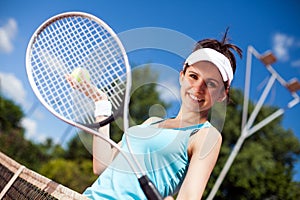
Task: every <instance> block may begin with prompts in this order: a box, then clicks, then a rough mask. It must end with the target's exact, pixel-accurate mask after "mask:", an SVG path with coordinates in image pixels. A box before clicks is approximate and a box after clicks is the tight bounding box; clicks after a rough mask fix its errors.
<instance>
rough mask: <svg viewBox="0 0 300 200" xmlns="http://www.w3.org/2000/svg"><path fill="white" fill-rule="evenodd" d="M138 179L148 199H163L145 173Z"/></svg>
mask: <svg viewBox="0 0 300 200" xmlns="http://www.w3.org/2000/svg"><path fill="white" fill-rule="evenodd" d="M138 180H139V183H140V186H141V188H142V190H143V191H144V194H145V195H146V197H147V199H148V200H163V198H162V197H161V196H160V194H159V192H158V191H157V189H156V187H155V186H154V185H153V183H152V182H151V181H150V179H149V178H148V177H147V176H146V175H143V176H141V177H140V178H139V179H138Z"/></svg>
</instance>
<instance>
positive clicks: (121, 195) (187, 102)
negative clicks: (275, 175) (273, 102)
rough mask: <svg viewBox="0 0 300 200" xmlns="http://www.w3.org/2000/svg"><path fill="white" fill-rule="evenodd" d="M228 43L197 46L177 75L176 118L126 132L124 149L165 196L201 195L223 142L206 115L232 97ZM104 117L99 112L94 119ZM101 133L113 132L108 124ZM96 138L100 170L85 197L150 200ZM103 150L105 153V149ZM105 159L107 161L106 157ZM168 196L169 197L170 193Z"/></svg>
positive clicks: (95, 161)
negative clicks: (134, 158) (179, 103)
mask: <svg viewBox="0 0 300 200" xmlns="http://www.w3.org/2000/svg"><path fill="white" fill-rule="evenodd" d="M231 50H235V51H236V52H237V53H238V54H239V55H240V56H241V50H240V49H239V48H238V47H237V46H235V45H233V44H229V43H228V41H227V31H226V33H225V35H224V37H223V39H222V40H221V41H218V40H214V39H204V40H201V41H199V42H198V43H197V44H196V48H195V50H194V52H193V53H192V54H191V55H190V56H189V57H188V58H187V59H186V61H185V64H184V66H183V69H182V71H181V72H180V74H179V83H180V97H181V101H182V104H181V107H180V110H179V112H178V114H177V116H176V117H175V118H166V119H160V118H154V117H152V118H149V119H148V120H146V121H145V122H144V123H143V124H141V125H137V126H132V127H130V128H128V129H127V130H126V132H125V133H124V136H123V138H122V140H121V142H120V143H119V145H120V148H121V149H122V150H124V151H126V152H127V151H129V150H128V149H129V146H128V143H130V144H131V145H130V146H131V151H132V152H133V154H134V156H135V157H136V159H137V160H138V162H139V163H140V164H141V166H143V168H144V170H145V172H146V174H147V175H148V177H149V178H150V179H151V180H152V181H153V184H154V185H155V186H156V187H157V189H158V191H159V193H160V194H161V195H162V196H163V197H168V196H172V195H174V194H178V195H177V199H178V200H180V199H201V197H202V195H203V192H204V189H205V187H206V184H207V181H208V179H209V177H210V174H211V172H212V170H213V168H214V166H215V163H216V161H217V158H218V155H219V150H220V147H221V143H222V137H221V134H220V132H219V131H218V130H217V129H216V128H214V127H213V126H212V124H211V123H210V122H209V119H208V113H209V111H210V109H211V108H212V106H213V105H214V104H215V103H216V102H222V101H225V100H226V99H228V91H229V88H230V84H231V81H232V79H233V75H234V71H235V67H236V63H235V58H234V55H233V53H232V52H231ZM100 117H103V116H101V115H100V116H96V120H99V119H98V118H100ZM99 132H100V133H101V134H104V135H108V136H109V127H108V126H107V127H101V128H100V129H99ZM101 144H102V143H101V140H99V138H97V137H94V142H93V157H94V158H93V164H94V165H93V166H94V172H95V173H97V174H100V176H99V178H98V179H97V180H96V181H95V182H94V184H93V185H92V186H90V187H88V188H87V189H86V190H85V192H84V195H86V196H87V197H89V198H91V199H99V198H102V199H131V198H133V199H146V198H145V196H144V194H143V193H142V191H141V190H140V189H139V187H138V183H137V181H136V180H135V179H134V176H133V174H132V173H131V172H130V171H128V166H127V165H126V162H125V161H124V159H123V158H122V156H121V155H120V154H118V153H117V152H116V150H115V149H114V148H112V147H110V146H107V148H105V150H104V146H103V145H101ZM104 152H105V153H104ZM104 158H105V159H104ZM168 198H170V197H168Z"/></svg>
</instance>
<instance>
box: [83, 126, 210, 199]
mask: <svg viewBox="0 0 300 200" xmlns="http://www.w3.org/2000/svg"><path fill="white" fill-rule="evenodd" d="M210 126H211V124H210V123H209V122H205V123H204V124H198V125H194V126H189V127H185V128H175V129H165V128H157V127H155V126H153V125H149V124H148V125H147V124H143V125H138V126H133V127H130V128H128V129H127V131H126V133H125V134H127V137H125V134H124V135H123V137H122V149H123V150H124V151H125V152H127V153H126V154H128V156H129V157H130V154H129V153H128V152H129V151H128V146H127V142H126V139H128V140H129V144H130V146H131V149H132V151H133V152H134V153H135V154H134V155H135V157H136V159H137V160H138V161H139V163H140V165H141V167H142V168H143V169H144V170H145V171H144V172H145V173H146V174H147V176H148V177H149V178H150V180H151V181H152V182H153V183H154V185H155V186H156V188H157V189H158V191H159V192H160V194H161V195H162V196H163V197H166V196H169V195H173V194H175V193H176V192H178V190H179V188H180V186H181V184H182V182H183V179H184V177H185V174H186V172H187V168H188V165H189V158H188V153H187V148H188V141H189V137H190V136H191V134H193V133H195V132H197V131H198V130H199V129H201V128H206V127H210ZM83 194H84V195H85V196H87V197H89V198H90V199H118V200H123V199H125V200H130V199H134V200H135V199H136V200H140V199H145V200H146V199H147V198H146V196H145V195H144V193H143V191H142V189H141V188H140V186H139V182H138V179H137V177H136V175H135V174H134V173H133V172H132V170H131V168H130V166H129V165H128V163H127V162H126V160H125V159H124V157H123V156H122V154H121V153H119V154H118V155H117V156H116V158H115V159H114V160H113V162H112V163H111V164H110V165H109V166H108V167H107V168H106V170H105V171H104V172H103V173H102V174H101V175H100V176H99V177H98V179H97V180H96V181H95V182H94V183H93V184H92V186H91V187H88V188H87V189H86V190H85V191H84V193H83Z"/></svg>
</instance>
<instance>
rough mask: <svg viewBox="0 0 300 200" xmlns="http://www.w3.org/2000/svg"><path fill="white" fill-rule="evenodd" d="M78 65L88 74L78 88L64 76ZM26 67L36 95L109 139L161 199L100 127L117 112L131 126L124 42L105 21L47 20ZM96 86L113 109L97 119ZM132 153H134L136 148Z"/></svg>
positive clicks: (149, 191) (73, 15)
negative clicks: (129, 122)
mask: <svg viewBox="0 0 300 200" xmlns="http://www.w3.org/2000/svg"><path fill="white" fill-rule="evenodd" d="M78 68H80V69H84V71H83V70H81V73H83V72H84V73H85V74H83V76H84V77H85V78H84V77H83V76H82V80H78V82H80V81H83V82H82V84H79V86H80V87H82V88H79V90H76V89H74V87H72V86H71V85H70V83H69V82H68V81H67V80H66V75H68V74H72V72H73V71H74V70H76V69H78ZM26 71H27V76H28V79H29V82H30V85H31V87H32V89H33V91H34V93H35V95H36V96H37V98H38V99H39V100H40V102H41V103H42V104H43V105H44V106H45V107H46V108H47V109H48V110H49V111H50V112H51V113H52V114H53V115H55V116H56V117H58V118H59V119H61V120H63V121H64V122H66V123H68V124H70V125H72V126H74V127H77V128H79V129H81V130H83V131H85V132H87V133H90V134H92V135H96V136H99V137H101V138H102V139H103V140H105V141H107V142H109V143H110V144H111V145H112V146H114V147H115V148H116V149H118V150H119V152H120V153H122V155H123V156H124V158H125V159H126V160H127V162H128V163H129V165H130V166H131V168H132V170H133V172H134V173H135V174H136V176H137V178H138V180H139V183H140V186H141V188H142V189H143V191H144V193H145V195H146V197H147V198H148V199H153V200H154V199H162V198H161V197H160V195H159V193H158V191H157V189H156V188H155V186H154V185H153V184H152V182H151V181H150V180H149V179H148V177H147V176H146V175H145V174H141V173H142V172H143V170H142V169H141V168H140V166H139V164H138V163H137V161H136V159H133V161H134V162H132V161H131V160H130V159H129V157H128V155H127V154H125V153H123V152H122V150H121V148H120V147H119V146H118V145H117V144H116V143H115V142H114V141H112V140H111V139H109V138H108V137H104V136H103V135H101V134H99V133H98V131H96V129H97V128H99V127H100V126H104V125H106V124H108V123H111V122H112V121H114V119H116V118H117V117H123V128H124V130H126V129H127V127H128V106H129V100H130V88H131V71H130V66H129V63H128V58H127V55H126V52H125V49H124V47H123V45H122V43H121V41H120V40H119V38H118V36H117V35H116V34H115V32H114V31H113V30H112V29H111V28H110V27H109V26H108V25H107V24H106V23H105V22H103V21H102V20H100V19H99V18H97V17H95V16H93V15H91V14H87V13H83V12H67V13H62V14H59V15H56V16H54V17H52V18H50V19H48V20H47V21H45V22H44V23H43V24H42V25H41V26H40V27H39V28H38V29H37V30H36V31H35V32H34V34H33V36H32V37H31V39H30V41H29V44H28V47H27V51H26ZM82 71H83V72H82ZM79 86H78V87H79ZM80 90H81V91H80ZM96 90H97V91H98V92H99V91H100V93H103V94H106V95H107V98H108V99H109V100H110V102H111V103H112V113H113V114H112V115H111V116H109V117H108V118H107V119H106V120H105V121H102V122H100V123H97V124H94V109H95V106H94V102H93V100H92V99H91V98H89V96H93V95H95V93H96V92H95V91H96ZM128 146H130V145H128ZM130 153H131V152H130ZM131 156H132V157H133V158H134V155H133V154H132V153H131ZM137 167H138V168H139V170H137Z"/></svg>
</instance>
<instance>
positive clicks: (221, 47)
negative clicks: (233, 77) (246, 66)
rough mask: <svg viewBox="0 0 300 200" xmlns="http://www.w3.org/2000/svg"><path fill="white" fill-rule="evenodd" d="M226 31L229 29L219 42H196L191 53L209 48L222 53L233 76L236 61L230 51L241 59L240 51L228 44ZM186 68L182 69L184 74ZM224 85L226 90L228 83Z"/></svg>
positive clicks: (207, 40)
mask: <svg viewBox="0 0 300 200" xmlns="http://www.w3.org/2000/svg"><path fill="white" fill-rule="evenodd" d="M228 30H229V28H227V29H226V31H225V34H224V36H223V38H222V40H221V41H218V40H216V39H204V40H200V41H198V42H197V43H196V46H195V48H194V50H193V51H196V50H198V49H201V48H211V49H214V50H216V51H218V52H220V53H222V54H223V55H224V56H226V57H227V58H228V59H229V61H230V64H231V67H232V71H233V74H235V71H236V59H235V56H234V54H233V52H232V50H234V51H235V52H236V53H237V54H238V55H239V56H240V58H242V50H241V49H240V48H239V47H238V46H236V45H234V44H231V43H229V38H228V37H227V34H228ZM186 65H187V64H186ZM187 67H188V66H186V67H185V68H184V73H185V70H186V68H187ZM224 84H225V88H227V87H228V83H224Z"/></svg>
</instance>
